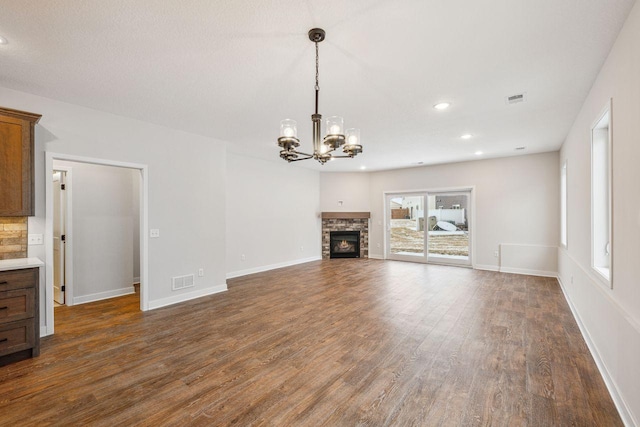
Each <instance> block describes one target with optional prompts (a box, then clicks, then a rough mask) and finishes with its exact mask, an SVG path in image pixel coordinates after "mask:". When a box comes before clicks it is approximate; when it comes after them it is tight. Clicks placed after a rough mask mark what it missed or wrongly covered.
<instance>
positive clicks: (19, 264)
mask: <svg viewBox="0 0 640 427" xmlns="http://www.w3.org/2000/svg"><path fill="white" fill-rule="evenodd" d="M33 267H44V262H42V261H40V259H39V258H17V259H0V271H7V270H20V269H22V268H33Z"/></svg>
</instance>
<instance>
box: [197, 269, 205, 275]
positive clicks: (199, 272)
mask: <svg viewBox="0 0 640 427" xmlns="http://www.w3.org/2000/svg"><path fill="white" fill-rule="evenodd" d="M198 277H204V268H199V269H198Z"/></svg>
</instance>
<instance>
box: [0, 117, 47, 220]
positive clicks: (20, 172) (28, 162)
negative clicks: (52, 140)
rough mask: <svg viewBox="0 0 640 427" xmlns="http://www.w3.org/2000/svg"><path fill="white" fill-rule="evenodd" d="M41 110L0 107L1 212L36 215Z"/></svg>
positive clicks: (0, 213)
mask: <svg viewBox="0 0 640 427" xmlns="http://www.w3.org/2000/svg"><path fill="white" fill-rule="evenodd" d="M40 117H41V116H40V115H39V114H33V113H27V112H24V111H18V110H12V109H9V108H2V107H0V216H32V215H34V189H33V185H34V179H33V157H34V149H33V144H34V129H35V125H36V123H38V120H40Z"/></svg>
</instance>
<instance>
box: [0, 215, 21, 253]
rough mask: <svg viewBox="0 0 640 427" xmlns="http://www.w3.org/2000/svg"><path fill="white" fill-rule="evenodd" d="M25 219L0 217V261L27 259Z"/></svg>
mask: <svg viewBox="0 0 640 427" xmlns="http://www.w3.org/2000/svg"><path fill="white" fill-rule="evenodd" d="M27 234H28V230H27V217H26V216H20V217H13V216H6V217H0V259H15V258H26V257H27Z"/></svg>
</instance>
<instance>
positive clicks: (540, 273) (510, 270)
mask: <svg viewBox="0 0 640 427" xmlns="http://www.w3.org/2000/svg"><path fill="white" fill-rule="evenodd" d="M500 272H501V273H512V274H524V275H527V276H541V277H558V273H557V272H555V271H544V270H530V269H528V268H510V267H500Z"/></svg>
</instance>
